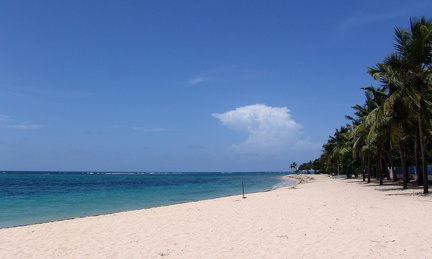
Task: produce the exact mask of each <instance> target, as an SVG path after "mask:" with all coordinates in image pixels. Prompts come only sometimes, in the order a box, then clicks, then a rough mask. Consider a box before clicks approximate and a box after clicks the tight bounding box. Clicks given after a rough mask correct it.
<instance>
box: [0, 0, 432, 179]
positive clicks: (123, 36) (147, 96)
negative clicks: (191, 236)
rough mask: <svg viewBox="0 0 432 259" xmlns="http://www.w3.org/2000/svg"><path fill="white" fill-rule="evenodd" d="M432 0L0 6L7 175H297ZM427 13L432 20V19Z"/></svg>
mask: <svg viewBox="0 0 432 259" xmlns="http://www.w3.org/2000/svg"><path fill="white" fill-rule="evenodd" d="M431 13H432V2H431V1H401V0H392V1H369V0H365V1H336V0H333V1H325V4H322V3H321V2H319V1H308V0H306V1H296V2H294V1H258V0H256V1H252V0H251V1H90V0H89V1H0V90H1V94H0V157H1V158H0V161H1V162H0V170H85V171H275V170H276V171H286V170H290V168H289V165H290V163H292V162H297V163H298V164H300V163H303V162H307V161H309V160H313V159H315V158H316V157H317V156H318V155H319V154H320V152H321V148H322V145H323V144H324V143H325V142H326V141H327V139H328V136H329V135H332V134H333V133H334V131H335V128H338V127H340V126H341V125H344V124H345V123H346V122H347V121H346V120H345V118H344V116H345V115H351V114H352V109H351V106H353V105H355V104H362V103H363V98H364V96H363V92H362V90H360V88H361V87H365V86H369V85H371V84H373V85H377V83H376V82H374V81H373V80H372V79H371V78H370V77H369V76H368V75H367V74H366V67H367V66H372V65H374V64H375V63H377V62H380V61H381V60H382V59H383V58H384V56H386V55H387V54H389V53H390V52H392V51H393V45H392V44H393V30H394V28H395V27H397V26H399V27H405V28H407V27H408V26H409V19H410V17H420V16H424V15H426V16H427V15H429V14H431ZM428 18H431V17H430V16H429V17H428Z"/></svg>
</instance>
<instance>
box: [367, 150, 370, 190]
mask: <svg viewBox="0 0 432 259" xmlns="http://www.w3.org/2000/svg"><path fill="white" fill-rule="evenodd" d="M367 170H368V181H367V182H368V183H370V182H371V158H370V153H369V152H368V169H367Z"/></svg>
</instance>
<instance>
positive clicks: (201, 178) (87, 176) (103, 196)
mask: <svg viewBox="0 0 432 259" xmlns="http://www.w3.org/2000/svg"><path fill="white" fill-rule="evenodd" d="M287 174H292V173H286V172H285V173H281V172H278V173H264V172H259V173H258V172H248V173H246V172H244V173H223V172H213V173H210V172H207V173H151V172H146V173H132V172H130V173H109V172H107V173H104V172H0V228H8V227H15V226H22V225H30V224H37V223H44V222H50V221H57V220H64V219H71V218H77V217H86V216H93V215H100V214H109V213H115V212H120V211H130V210H137V209H145V208H152V207H158V206H165V205H172V204H177V203H184V202H191V201H198V200H205V199H212V198H219V197H225V196H231V195H242V183H243V186H244V191H245V195H247V194H248V193H254V192H261V191H267V190H271V189H275V188H279V187H284V186H289V185H292V184H294V181H293V180H289V179H282V176H284V175H287Z"/></svg>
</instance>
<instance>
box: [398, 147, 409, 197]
mask: <svg viewBox="0 0 432 259" xmlns="http://www.w3.org/2000/svg"><path fill="white" fill-rule="evenodd" d="M399 153H400V159H401V166H402V179H403V189H408V172H407V163H406V150H405V147H403V146H402V144H401V143H399Z"/></svg>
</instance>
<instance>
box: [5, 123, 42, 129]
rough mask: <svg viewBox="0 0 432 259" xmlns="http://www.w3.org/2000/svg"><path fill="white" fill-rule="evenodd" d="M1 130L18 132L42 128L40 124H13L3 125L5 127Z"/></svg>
mask: <svg viewBox="0 0 432 259" xmlns="http://www.w3.org/2000/svg"><path fill="white" fill-rule="evenodd" d="M3 128H7V129H18V130H33V129H40V128H42V125H40V124H26V123H20V124H14V125H5V126H3Z"/></svg>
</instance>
